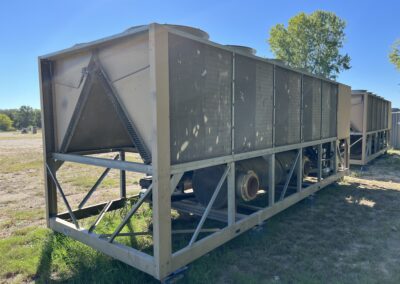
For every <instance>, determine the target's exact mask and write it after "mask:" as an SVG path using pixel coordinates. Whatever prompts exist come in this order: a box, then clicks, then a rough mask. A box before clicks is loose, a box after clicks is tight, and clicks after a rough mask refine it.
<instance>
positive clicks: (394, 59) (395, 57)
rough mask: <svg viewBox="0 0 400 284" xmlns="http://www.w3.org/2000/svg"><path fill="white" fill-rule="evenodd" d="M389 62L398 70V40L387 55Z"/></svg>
mask: <svg viewBox="0 0 400 284" xmlns="http://www.w3.org/2000/svg"><path fill="white" fill-rule="evenodd" d="M389 60H390V62H392V63H393V64H394V66H396V68H397V69H398V70H400V40H397V41H396V42H395V43H394V44H393V46H392V50H391V51H390V54H389Z"/></svg>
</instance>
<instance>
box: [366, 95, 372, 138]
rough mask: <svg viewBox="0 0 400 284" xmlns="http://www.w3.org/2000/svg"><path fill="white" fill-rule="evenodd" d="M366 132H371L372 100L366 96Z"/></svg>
mask: <svg viewBox="0 0 400 284" xmlns="http://www.w3.org/2000/svg"><path fill="white" fill-rule="evenodd" d="M367 97H368V99H367V131H372V108H373V98H372V97H371V96H369V95H367Z"/></svg>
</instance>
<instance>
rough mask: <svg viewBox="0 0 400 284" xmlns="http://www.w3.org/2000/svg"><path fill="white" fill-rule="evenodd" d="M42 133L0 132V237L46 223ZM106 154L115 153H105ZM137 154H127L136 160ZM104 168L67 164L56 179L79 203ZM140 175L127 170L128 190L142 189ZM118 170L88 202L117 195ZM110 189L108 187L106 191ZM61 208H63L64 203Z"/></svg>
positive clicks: (112, 173)
mask: <svg viewBox="0 0 400 284" xmlns="http://www.w3.org/2000/svg"><path fill="white" fill-rule="evenodd" d="M42 155H43V154H42V136H41V134H40V133H38V134H20V133H18V132H0V212H1V213H0V229H1V230H0V238H4V237H7V236H9V235H11V234H12V233H13V232H14V231H15V230H17V229H21V228H23V227H25V226H32V225H37V226H44V224H45V219H44V216H45V213H44V210H45V204H44V200H45V199H44V184H43V162H42V161H43V156H42ZM103 156H112V155H110V154H106V155H103ZM137 158H138V157H135V156H134V155H132V156H128V155H127V159H131V160H135V159H137ZM103 170H104V169H100V168H97V167H92V166H83V165H82V166H81V165H77V164H72V163H65V164H64V165H63V166H62V168H61V170H60V171H59V174H58V176H57V178H58V179H59V181H60V184H61V185H62V187H63V190H64V192H65V194H66V196H67V198H68V200H69V202H70V203H71V205H77V204H79V202H80V201H81V200H82V199H83V197H84V196H85V194H86V193H87V191H88V190H89V189H90V187H91V186H92V185H93V184H94V183H95V181H96V180H97V178H98V177H99V176H100V175H101V173H102V172H103ZM139 177H140V175H139V174H131V173H127V193H128V194H133V193H134V192H137V191H138V190H139V186H138V179H139ZM118 182H119V172H118V171H116V170H111V171H110V173H109V174H108V176H107V178H106V179H105V180H104V181H103V183H102V185H100V187H99V188H98V190H97V191H96V192H95V193H94V194H93V196H92V197H91V198H90V201H89V202H88V205H89V204H96V203H99V202H102V201H106V200H107V199H108V200H109V199H112V198H117V197H118V194H119V188H118ZM104 189H107V190H104ZM59 204H60V205H61V207H60V211H64V210H65V207H63V205H62V204H63V202H62V201H61V199H60V200H59Z"/></svg>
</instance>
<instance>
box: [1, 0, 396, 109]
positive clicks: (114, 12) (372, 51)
mask: <svg viewBox="0 0 400 284" xmlns="http://www.w3.org/2000/svg"><path fill="white" fill-rule="evenodd" d="M317 9H322V10H327V11H332V12H334V13H336V14H337V15H338V16H340V17H341V18H343V19H345V20H346V22H347V28H346V34H347V40H346V43H345V47H344V49H343V51H344V52H347V53H349V55H350V57H351V58H352V61H351V65H352V69H351V70H349V71H345V72H343V73H342V74H341V75H340V76H339V78H338V81H340V82H342V83H345V84H348V85H350V86H352V87H353V89H368V90H370V91H373V92H375V93H377V94H379V95H381V96H384V97H385V98H387V99H389V100H391V101H392V102H393V106H396V107H400V72H398V71H396V70H395V68H394V66H393V65H392V64H390V63H389V61H388V53H389V50H390V46H391V45H392V43H393V42H394V41H395V39H396V38H400V15H399V11H400V1H398V0H397V1H396V0H381V1H371V0H364V1H355V0H347V1H345V0H339V1H334V0H330V1H329V0H320V1H316V0H315V1H313V0H295V1H294V0H279V1H215V0H214V1H205V0H202V1H172V0H169V1H145V0H141V1H134V0H130V1H128V0H125V1H111V0H98V1H90V0H87V1H72V0H69V1H56V0H53V1H40V0H36V1H28V0H26V1H18V0H14V1H2V2H1V4H0V36H1V43H0V67H1V68H0V108H13V107H19V106H21V105H31V106H33V107H39V106H40V100H39V86H38V74H37V56H39V55H43V54H46V53H49V52H53V51H56V50H59V49H63V48H66V47H70V46H72V45H73V44H75V43H79V42H87V41H90V40H95V39H98V38H101V37H104V36H108V35H112V34H115V33H118V32H121V31H123V30H125V29H126V28H128V27H130V26H135V25H140V24H147V23H151V22H158V23H176V24H183V25H192V26H196V27H199V28H201V29H204V30H205V31H207V32H208V33H209V34H210V36H211V40H213V41H216V42H218V43H223V44H241V45H247V46H251V47H253V48H255V49H257V51H258V55H259V56H266V57H272V54H271V52H270V49H269V46H268V44H267V43H266V40H267V38H268V32H269V29H270V28H271V27H272V26H273V25H275V24H277V23H287V22H288V20H289V18H290V17H292V16H294V15H295V14H297V13H299V12H301V11H304V12H306V13H310V12H313V11H315V10H317Z"/></svg>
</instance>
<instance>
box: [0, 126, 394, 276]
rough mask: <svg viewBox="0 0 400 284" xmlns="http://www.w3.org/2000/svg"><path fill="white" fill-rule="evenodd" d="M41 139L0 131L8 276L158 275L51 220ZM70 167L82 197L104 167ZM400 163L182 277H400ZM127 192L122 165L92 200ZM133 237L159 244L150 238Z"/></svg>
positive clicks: (306, 206) (64, 174) (316, 201)
mask: <svg viewBox="0 0 400 284" xmlns="http://www.w3.org/2000/svg"><path fill="white" fill-rule="evenodd" d="M41 143H42V140H41V135H40V133H39V134H36V135H33V134H19V133H16V132H14V133H0V282H7V283H8V282H10V283H21V282H31V281H36V282H39V283H48V282H73V283H82V282H84V283H85V282H96V283H97V282H99V283H151V282H154V283H156V282H155V281H154V280H153V278H151V277H150V276H147V275H146V274H144V273H142V272H139V271H137V270H135V269H133V268H130V267H129V266H127V265H125V264H123V263H121V262H119V261H116V260H113V259H111V258H109V257H107V256H105V255H103V254H101V253H99V252H97V251H95V250H93V249H91V248H89V247H87V246H85V245H83V244H80V243H79V242H76V241H73V240H71V239H69V238H67V237H65V236H63V235H60V234H55V233H53V232H51V231H50V230H48V229H46V228H45V220H44V190H43V165H42V151H41ZM129 158H130V159H137V157H135V156H131V157H129ZM63 167H65V169H64V170H62V171H61V172H60V175H59V178H60V181H61V182H62V184H63V187H64V189H65V191H66V194H67V196H68V198H69V199H70V200H71V201H73V202H77V201H78V200H80V199H81V198H82V197H83V196H84V194H85V193H86V192H87V190H88V189H89V188H90V186H91V185H92V184H93V183H94V181H95V180H96V179H97V177H98V176H99V175H100V174H101V172H102V169H98V168H95V167H83V166H78V165H73V164H65V165H64V166H63ZM399 170H400V152H398V151H390V152H389V154H387V155H385V156H383V157H381V158H378V159H377V160H376V161H374V162H373V163H372V164H371V165H369V166H367V167H363V168H360V167H356V168H354V169H353V171H352V174H351V176H350V177H346V178H345V179H344V181H343V182H340V183H338V184H335V185H332V186H330V187H328V188H326V189H324V190H322V191H320V192H319V193H318V194H316V195H315V196H313V197H311V198H308V199H306V200H304V201H303V202H301V203H299V204H297V205H295V206H293V207H291V208H289V209H288V210H286V211H284V212H283V213H280V214H278V215H277V216H275V217H273V218H272V219H270V220H269V221H268V222H266V224H265V225H264V226H263V228H262V229H261V230H250V231H249V232H248V233H245V234H243V235H241V236H239V237H238V238H236V239H234V240H233V241H231V242H229V243H227V244H226V245H224V246H222V247H220V248H218V249H217V250H215V251H213V252H211V253H209V254H207V255H206V256H204V257H202V258H200V259H199V260H197V261H195V262H194V263H192V264H191V265H190V266H189V270H188V272H187V273H186V274H185V277H184V278H183V279H182V280H181V281H180V282H179V283H260V282H262V283H299V282H300V283H325V282H334V283H378V282H379V283H382V282H385V283H400V266H399V265H398V264H399V263H400V207H399V204H400V176H399V175H398V171H399ZM138 178H139V176H138V175H133V174H130V175H128V185H129V192H130V193H133V192H136V191H137V190H138V188H139V187H138V184H137V183H138ZM117 195H118V172H117V171H115V172H110V177H109V178H108V179H107V180H105V182H104V184H102V186H101V187H100V188H99V189H98V192H97V193H96V194H95V195H94V196H93V201H92V202H93V203H94V202H98V201H99V200H101V199H102V198H113V197H117ZM61 209H62V208H61ZM122 210H127V208H125V209H122ZM121 215H123V214H119V212H118V211H117V212H116V213H115V214H113V215H109V216H107V218H106V220H105V224H106V225H108V226H111V227H112V226H115V224H116V223H117V222H118V220H119V219H120V218H121ZM139 216H140V217H139V218H140V219H137V220H136V222H135V223H132V224H131V226H132V227H131V229H132V230H136V229H139V227H145V226H147V225H148V223H149V220H150V218H151V216H150V215H149V214H148V213H146V212H145V211H142V212H141V213H140V214H139ZM100 229H102V228H100ZM126 241H127V242H135V243H136V244H137V245H139V246H143V247H146V246H148V245H149V243H148V239H146V238H143V237H142V238H137V239H136V238H130V239H129V240H126Z"/></svg>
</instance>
